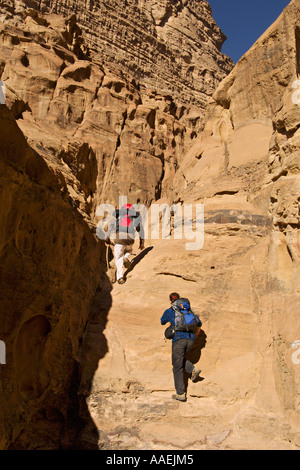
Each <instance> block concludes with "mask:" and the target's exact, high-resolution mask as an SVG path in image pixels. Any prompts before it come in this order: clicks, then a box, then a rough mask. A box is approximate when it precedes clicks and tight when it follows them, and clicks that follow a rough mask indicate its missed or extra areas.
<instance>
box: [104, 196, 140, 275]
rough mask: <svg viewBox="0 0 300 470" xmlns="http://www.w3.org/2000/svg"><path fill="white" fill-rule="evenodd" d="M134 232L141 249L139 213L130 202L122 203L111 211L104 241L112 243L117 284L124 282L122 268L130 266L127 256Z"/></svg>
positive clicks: (130, 249)
mask: <svg viewBox="0 0 300 470" xmlns="http://www.w3.org/2000/svg"><path fill="white" fill-rule="evenodd" d="M136 232H137V233H138V234H139V239H140V243H139V249H140V250H143V249H144V230H143V225H142V221H141V216H140V213H139V212H137V211H136V210H134V209H133V206H132V205H131V204H124V205H123V206H122V207H121V209H120V210H115V211H114V212H113V214H112V220H111V221H110V223H109V225H108V229H107V237H106V239H105V242H106V244H107V245H110V244H112V245H114V257H115V265H116V269H117V281H118V283H119V284H124V282H126V278H125V277H124V274H123V269H124V267H125V268H129V267H130V264H131V261H130V259H129V256H130V255H131V253H132V247H133V244H134V239H135V235H136Z"/></svg>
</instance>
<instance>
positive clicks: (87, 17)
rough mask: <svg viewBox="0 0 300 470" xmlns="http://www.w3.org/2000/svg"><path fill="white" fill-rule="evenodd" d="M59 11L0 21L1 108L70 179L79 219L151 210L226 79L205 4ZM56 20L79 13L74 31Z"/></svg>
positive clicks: (227, 64) (19, 9)
mask: <svg viewBox="0 0 300 470" xmlns="http://www.w3.org/2000/svg"><path fill="white" fill-rule="evenodd" d="M31 3H32V2H31ZM55 5H56V6H53V7H52V4H51V3H47V8H46V6H43V5H41V10H42V11H48V12H51V13H47V14H45V15H41V14H39V13H38V12H37V11H36V10H32V9H28V8H26V2H25V4H24V3H23V2H22V3H14V4H13V5H12V6H11V13H10V11H7V9H6V10H5V11H6V13H5V17H4V18H3V19H4V25H3V26H2V41H3V45H2V51H1V63H2V65H1V69H2V70H3V73H2V79H3V80H4V81H5V83H6V88H7V90H8V97H9V106H10V108H11V109H12V110H13V112H14V115H15V117H17V118H18V121H19V124H20V126H21V128H22V130H23V132H24V133H25V135H26V136H27V137H28V138H29V139H30V143H31V145H33V146H34V147H35V148H37V147H38V148H37V150H38V151H40V149H44V150H43V152H44V153H45V154H46V158H48V159H50V158H51V160H52V161H55V162H56V160H57V157H58V159H59V161H60V165H61V172H62V174H63V176H64V177H65V178H66V179H67V180H68V178H69V177H68V172H69V170H71V172H72V174H74V175H75V176H76V178H77V180H78V181H77V185H76V188H70V193H71V196H72V197H74V198H75V199H76V200H77V202H76V203H77V205H78V207H79V208H80V209H82V210H83V211H85V212H87V213H89V214H91V216H93V215H94V214H95V211H96V208H97V206H98V204H99V203H100V202H104V201H105V202H111V203H116V202H117V201H118V196H119V195H120V193H121V194H122V195H128V196H129V197H131V198H132V199H133V200H134V201H135V202H136V201H137V200H139V201H140V202H142V203H145V204H150V203H151V202H152V201H154V200H156V199H158V198H160V197H162V196H163V195H164V194H168V193H169V192H170V182H171V178H172V176H173V175H174V174H175V171H176V168H177V167H178V165H179V163H180V161H181V158H182V156H183V152H184V150H185V148H186V147H187V146H189V144H190V141H191V139H193V138H194V137H195V136H196V135H197V132H199V129H200V128H201V126H202V122H203V115H204V106H205V104H206V102H207V99H208V97H209V96H211V95H212V93H213V91H214V90H215V88H216V86H217V84H218V83H219V82H220V80H221V79H222V78H224V77H225V75H226V74H227V73H228V72H229V71H230V70H231V69H232V62H231V60H230V59H228V58H227V57H226V56H224V55H223V54H221V53H220V52H219V49H220V47H221V44H222V42H223V40H224V36H223V35H222V33H221V32H220V30H219V28H218V27H217V26H216V24H215V23H214V21H213V20H212V17H211V10H210V7H209V6H208V4H207V2H206V1H203V2H200V3H198V2H195V4H192V3H191V2H189V6H187V5H185V4H183V3H182V2H160V4H158V3H157V2H145V4H144V2H141V3H139V4H138V6H136V2H126V9H125V12H124V11H123V10H124V9H123V8H122V11H120V3H119V4H118V3H117V2H98V3H97V5H96V4H95V5H94V6H93V5H92V4H91V5H90V8H89V9H87V8H86V6H85V5H83V4H82V3H80V2H79V3H78V2H76V8H75V6H74V5H73V4H70V5H69V9H67V8H66V7H63V5H59V4H55ZM53 11H55V12H58V13H63V14H68V13H74V11H76V13H77V15H78V24H77V23H76V19H75V17H74V15H73V16H71V17H67V18H64V17H63V16H57V15H56V14H54V13H53ZM159 11H161V13H158V12H159ZM163 11H165V12H166V15H167V16H166V18H168V21H163V20H162V21H163V23H162V24H161V25H159V24H158V23H159V19H158V18H159V14H161V15H162V19H163V18H164V14H163ZM134 12H135V13H134ZM151 12H152V13H151ZM153 15H154V16H153ZM133 18H134V21H133ZM155 18H156V19H155ZM124 22H125V26H126V28H125V26H124ZM156 23H157V24H156ZM87 24H89V31H87V26H86V25H87ZM79 25H80V26H79ZM91 25H93V27H92V28H91ZM99 30H101V31H103V33H102V34H101V35H100V34H99V33H98V31H99ZM81 32H82V34H81ZM124 34H125V35H128V42H127V43H126V45H124V44H123V42H122V41H123V39H121V38H122V37H123V35H124ZM120 41H121V42H122V44H120ZM141 44H142V45H141ZM91 48H92V49H91ZM178 48H180V51H181V52H180V54H178ZM145 50H146V51H147V53H145ZM182 54H183V55H186V56H185V59H184V58H183V57H181V55H182ZM141 58H143V60H141ZM136 69H137V70H136ZM188 69H190V71H189V72H188ZM141 70H143V73H142V72H141ZM133 72H134V73H133ZM170 81H172V83H170ZM37 134H38V135H39V139H37ZM50 156H51V157H50ZM55 165H56V166H57V164H56V163H55ZM69 179H70V178H69ZM71 179H72V178H71ZM67 182H68V181H67ZM79 194H80V195H79Z"/></svg>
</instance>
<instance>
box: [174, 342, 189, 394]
mask: <svg viewBox="0 0 300 470" xmlns="http://www.w3.org/2000/svg"><path fill="white" fill-rule="evenodd" d="M185 353H186V340H185V339H178V340H177V341H175V342H174V343H172V365H173V376H174V385H175V390H176V393H177V395H183V394H184V393H185V385H184V377H183V369H184V363H185V357H184V356H185Z"/></svg>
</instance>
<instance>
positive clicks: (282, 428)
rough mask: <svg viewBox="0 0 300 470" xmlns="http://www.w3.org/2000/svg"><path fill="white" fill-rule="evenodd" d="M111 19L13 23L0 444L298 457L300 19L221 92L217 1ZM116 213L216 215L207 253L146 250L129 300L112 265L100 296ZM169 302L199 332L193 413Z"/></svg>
mask: <svg viewBox="0 0 300 470" xmlns="http://www.w3.org/2000/svg"><path fill="white" fill-rule="evenodd" d="M118 4H119V2H113V1H110V2H102V1H101V2H96V3H93V2H90V4H89V5H88V7H85V6H84V5H83V4H82V3H81V2H76V4H74V3H71V4H69V5H67V4H65V3H63V2H56V3H55V4H54V3H52V2H47V4H44V3H43V2H41V3H39V4H38V5H36V4H35V3H34V2H30V7H31V8H29V7H28V5H27V4H26V2H13V1H10V0H8V1H7V4H6V5H2V6H1V14H2V20H3V22H4V24H3V26H2V27H1V41H2V48H1V51H0V70H1V79H2V80H4V82H5V84H6V89H7V105H8V108H9V109H10V111H11V113H12V114H9V111H8V109H7V108H6V107H2V109H1V113H2V117H3V120H4V121H5V123H6V124H7V123H8V125H9V129H10V132H8V133H5V134H3V135H4V136H8V137H6V140H4V142H5V145H4V146H2V148H1V157H2V160H3V162H2V164H3V166H4V169H3V172H2V173H1V174H2V179H3V188H4V189H3V195H4V199H5V203H3V204H2V205H1V211H2V214H3V215H2V217H1V219H2V220H4V221H5V223H4V224H3V225H2V226H3V235H2V245H1V246H2V251H1V257H2V259H3V267H4V269H3V273H4V274H3V279H4V282H3V283H2V284H1V287H2V286H3V289H4V295H3V311H5V310H7V311H9V312H10V315H9V321H8V322H7V323H5V325H4V327H5V329H4V330H3V331H0V334H1V335H2V336H1V335H0V338H1V340H2V339H5V340H6V341H7V344H8V351H9V354H8V358H7V363H8V365H7V366H6V367H7V369H6V370H5V374H7V375H6V377H5V378H4V380H3V382H2V390H3V391H4V392H5V393H6V396H7V397H8V396H9V400H10V403H11V404H12V407H13V408H14V412H13V413H11V411H10V408H8V407H7V408H5V409H3V410H2V416H3V423H4V424H5V426H6V429H7V431H6V432H5V434H4V436H5V438H4V439H3V442H2V444H1V445H2V446H3V447H9V446H10V447H13V448H14V447H15V448H34V447H37V448H43V447H44V448H48V447H51V448H55V447H57V445H61V446H62V447H65V448H68V447H72V446H73V447H74V446H79V447H87V448H100V449H173V450H177V449H256V448H258V449H277V448H280V449H298V448H299V446H300V442H299V432H298V431H299V424H300V422H299V421H300V419H299V380H300V377H299V370H300V369H299V367H300V366H299V362H298V361H297V360H295V358H296V359H297V357H298V356H297V351H298V349H297V344H298V343H297V340H298V339H300V331H299V329H300V324H299V320H298V312H299V300H300V296H299V295H300V293H299V259H300V252H299V214H300V212H299V142H298V140H299V136H298V132H299V129H298V127H299V105H298V103H295V100H293V96H295V95H294V93H295V83H296V80H297V78H298V74H299V50H298V49H299V32H298V29H299V27H298V24H299V21H300V1H299V0H293V1H292V2H291V4H290V5H289V7H288V8H287V9H285V11H284V13H283V15H281V16H280V18H279V19H278V20H277V21H276V22H275V23H274V25H272V26H271V27H270V28H269V30H268V31H266V33H265V34H264V35H263V36H262V37H261V38H260V39H259V40H258V41H257V42H256V43H255V44H254V46H253V47H252V48H251V49H250V50H249V51H248V53H247V54H246V55H245V56H244V57H243V58H242V59H241V60H240V61H239V63H238V64H237V65H236V66H235V68H234V69H233V70H232V72H231V73H230V74H229V75H228V76H227V77H226V78H225V79H224V80H223V81H222V82H221V83H220V85H219V86H218V87H217V85H218V83H219V82H220V80H221V79H222V78H223V77H224V76H225V75H226V74H227V73H228V72H229V71H230V70H231V67H232V64H231V62H230V61H229V60H228V59H227V58H226V57H224V56H223V55H222V54H220V52H219V51H220V47H221V44H222V41H223V39H224V38H223V36H222V34H221V32H220V30H219V28H218V27H217V26H216V25H215V23H214V22H213V21H212V18H211V12H210V8H209V7H208V3H207V2H206V1H202V2H185V1H182V2H181V1H151V2H143V1H139V2H133V1H129V0H128V1H126V2H124V4H125V5H124V6H125V7H126V8H124V9H123V10H122V11H120V9H119V7H118ZM70 13H72V14H73V13H76V16H77V18H75V16H73V15H71V16H70ZM99 28H100V29H101V31H102V32H103V34H101V35H100V34H99V32H98V31H99ZM198 46H199V47H198ZM171 67H172V73H170V70H171ZM296 86H297V84H296ZM13 116H14V118H15V119H16V121H17V124H18V126H19V129H21V130H22V132H23V134H24V135H25V136H26V139H27V143H26V142H25V138H24V136H23V134H22V133H21V132H20V130H19V129H18V127H16V123H15V120H14V118H13ZM3 129H4V127H3ZM14 135H16V136H17V138H14ZM3 138H4V137H3ZM1 139H2V137H1ZM29 145H30V146H31V148H30V147H29ZM33 149H34V150H33ZM119 195H124V196H127V197H128V199H129V201H130V202H133V203H135V202H137V201H139V202H141V203H144V204H146V205H147V207H148V206H151V204H152V205H153V203H155V202H157V201H158V202H165V203H167V204H169V205H171V204H172V203H173V204H178V205H179V206H180V207H182V209H183V208H184V204H204V210H205V212H204V217H205V225H204V235H205V237H204V245H203V247H202V248H201V249H199V250H193V251H189V250H187V249H186V240H184V239H182V240H178V239H174V237H172V236H171V239H170V240H168V239H166V240H151V239H150V240H148V241H147V247H146V249H145V251H144V253H143V254H142V255H141V256H140V258H137V259H136V262H135V263H136V264H135V266H134V267H133V269H132V270H131V271H129V272H128V275H127V277H128V279H127V282H126V284H125V285H124V286H120V285H118V284H115V283H114V273H113V271H114V269H113V261H111V269H110V270H109V271H108V273H107V274H108V276H109V279H108V277H103V271H104V269H105V266H104V259H103V258H104V252H103V248H102V244H101V243H100V244H99V241H98V240H96V238H95V225H96V223H97V221H98V218H97V217H96V209H97V206H98V205H99V204H101V203H102V202H109V203H111V204H116V203H117V202H118V197H119ZM4 199H3V200H4ZM46 207H47V210H49V213H50V217H48V216H47V215H48V212H47V214H46ZM171 226H172V224H171ZM53 253H55V255H54V254H53ZM136 253H137V251H136ZM99 260H100V261H99ZM108 260H109V258H108V259H106V260H105V261H106V262H107V261H108ZM12 271H13V272H12ZM109 281H111V282H112V283H113V284H112V285H111V283H110V282H109ZM112 286H113V288H112ZM97 288H98V289H97ZM111 288H112V291H111ZM171 291H178V292H180V294H181V295H184V296H187V297H189V298H190V299H191V302H192V305H193V307H194V308H195V310H196V311H197V312H198V313H199V314H200V317H201V319H202V321H203V330H202V331H201V332H200V334H199V336H198V339H197V343H196V347H195V350H194V351H193V360H194V362H195V363H196V364H198V365H199V367H200V368H201V369H202V372H201V377H200V380H199V381H198V382H197V383H190V382H189V383H188V401H187V403H177V402H174V401H172V400H171V394H172V393H173V379H172V371H171V358H170V354H171V351H170V344H169V343H166V342H165V341H164V338H163V331H164V327H162V326H161V325H160V317H161V315H162V313H163V310H164V309H165V308H167V307H168V294H169V293H170V292H171ZM33 297H34V300H33ZM1 326H2V327H3V324H2V325H1ZM66 332H68V333H67V335H66ZM32 344H34V348H33V347H32ZM22 359H23V361H22ZM41 364H43V366H41ZM52 371H53V373H52ZM54 371H55V372H54ZM56 371H59V373H58V374H56ZM13 374H14V380H12V376H13ZM17 403H18V404H17ZM15 404H17V405H15ZM79 418H81V420H79ZM187 423H188V427H189V433H188V435H187V433H186V432H184V431H185V430H186V428H187ZM33 433H34V436H33ZM183 436H184V438H183ZM49 439H50V441H49V442H50V444H49V443H48V440H49ZM179 442H180V444H179Z"/></svg>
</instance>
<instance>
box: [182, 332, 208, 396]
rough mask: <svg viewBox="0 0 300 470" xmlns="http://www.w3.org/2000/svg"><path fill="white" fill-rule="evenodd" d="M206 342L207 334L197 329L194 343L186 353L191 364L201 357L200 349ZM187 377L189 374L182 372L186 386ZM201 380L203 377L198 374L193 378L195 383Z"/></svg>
mask: <svg viewBox="0 0 300 470" xmlns="http://www.w3.org/2000/svg"><path fill="white" fill-rule="evenodd" d="M206 342H207V335H206V333H205V332H204V331H203V330H202V329H201V330H200V331H199V333H198V335H197V336H196V339H195V342H194V345H193V347H192V349H191V350H190V351H189V352H188V353H187V354H186V359H188V360H189V361H191V362H192V363H193V364H197V363H198V362H199V361H200V359H201V351H202V349H204V348H205V346H206ZM197 368H198V367H197ZM189 377H190V376H189V375H188V374H186V372H184V380H185V385H186V388H187V386H188V379H189ZM203 380H204V378H203V377H200V376H199V377H198V378H197V379H196V380H195V383H197V382H202V381H203Z"/></svg>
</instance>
